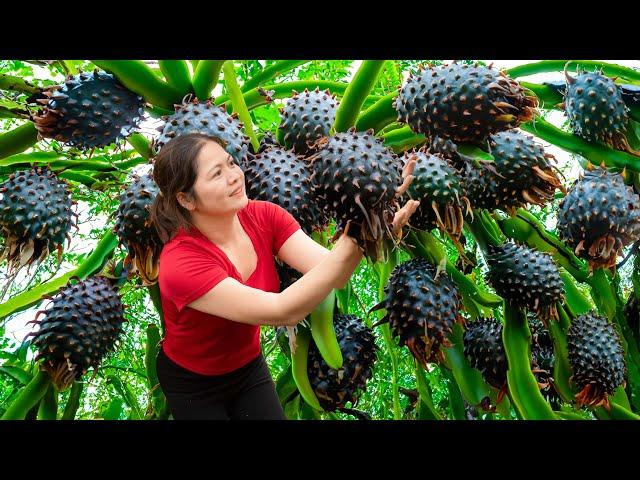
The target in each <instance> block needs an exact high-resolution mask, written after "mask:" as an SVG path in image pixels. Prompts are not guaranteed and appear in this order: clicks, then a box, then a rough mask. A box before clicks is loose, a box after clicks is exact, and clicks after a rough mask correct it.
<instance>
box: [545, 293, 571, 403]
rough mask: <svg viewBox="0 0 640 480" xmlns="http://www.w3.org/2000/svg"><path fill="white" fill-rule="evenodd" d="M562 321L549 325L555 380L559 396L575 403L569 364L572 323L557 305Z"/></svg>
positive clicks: (561, 307) (560, 306) (559, 305)
mask: <svg viewBox="0 0 640 480" xmlns="http://www.w3.org/2000/svg"><path fill="white" fill-rule="evenodd" d="M557 309H558V314H559V316H560V320H559V321H558V322H554V321H551V322H550V323H549V334H550V335H551V339H552V341H553V351H554V353H555V364H554V367H553V380H554V383H555V386H556V388H557V390H558V394H559V395H560V397H561V398H562V400H564V401H565V402H567V403H573V401H574V395H573V392H572V390H571V383H570V381H569V379H570V378H571V365H570V364H569V352H568V350H567V330H568V328H569V325H570V323H571V320H570V319H569V316H568V315H567V312H566V311H565V309H564V307H563V306H562V305H561V304H558V305H557Z"/></svg>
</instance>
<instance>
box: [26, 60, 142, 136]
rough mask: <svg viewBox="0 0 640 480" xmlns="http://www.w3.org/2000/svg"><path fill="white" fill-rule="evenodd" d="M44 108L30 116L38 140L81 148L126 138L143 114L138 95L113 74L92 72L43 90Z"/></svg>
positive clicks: (42, 101)
mask: <svg viewBox="0 0 640 480" xmlns="http://www.w3.org/2000/svg"><path fill="white" fill-rule="evenodd" d="M44 95H45V96H46V97H47V98H41V99H39V100H37V101H38V102H39V103H41V104H44V105H45V107H44V108H43V109H42V110H41V111H40V112H39V113H38V114H37V115H35V116H34V117H33V121H34V123H35V126H36V128H37V129H38V132H39V133H40V135H41V136H42V137H46V138H53V139H55V140H58V141H60V142H62V143H65V144H68V145H73V146H77V147H79V148H82V149H89V148H94V147H104V146H106V145H110V144H112V143H114V142H117V141H119V140H120V139H122V138H124V137H126V136H127V135H129V134H130V133H132V132H133V130H134V129H135V128H136V127H137V126H138V124H139V123H140V121H142V118H143V115H144V108H143V107H144V101H143V99H142V97H141V96H139V95H137V94H135V93H133V92H131V91H130V90H128V89H127V88H125V87H124V86H123V85H122V84H121V83H120V82H119V81H118V80H117V79H116V78H115V77H114V76H113V75H111V74H109V73H105V72H99V71H97V70H94V72H93V73H80V74H78V75H76V76H75V77H74V76H70V77H69V78H68V79H67V81H66V82H65V83H64V85H57V86H55V87H52V88H49V89H47V90H45V91H44Z"/></svg>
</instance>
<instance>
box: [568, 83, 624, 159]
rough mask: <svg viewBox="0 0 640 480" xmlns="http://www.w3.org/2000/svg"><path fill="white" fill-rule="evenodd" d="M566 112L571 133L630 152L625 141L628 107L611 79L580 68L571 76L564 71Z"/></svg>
mask: <svg viewBox="0 0 640 480" xmlns="http://www.w3.org/2000/svg"><path fill="white" fill-rule="evenodd" d="M565 76H566V79H567V87H568V88H567V89H566V93H565V99H564V109H565V114H566V116H567V117H568V118H569V124H570V125H571V129H572V130H573V133H575V134H576V135H578V136H579V137H581V138H584V139H585V140H589V141H597V142H601V143H604V144H606V145H610V146H612V147H613V148H616V149H619V150H625V151H629V152H632V149H631V147H629V143H628V142H627V137H626V132H627V126H628V124H629V108H628V107H627V106H626V105H625V103H624V99H623V97H622V91H621V90H620V88H619V87H618V86H617V85H616V84H615V83H614V81H613V80H612V79H611V78H609V77H606V76H604V75H602V73H599V72H593V73H588V72H580V73H579V74H578V75H577V76H576V77H571V76H570V75H569V74H568V73H567V72H566V71H565Z"/></svg>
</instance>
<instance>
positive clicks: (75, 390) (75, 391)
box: [61, 381, 84, 420]
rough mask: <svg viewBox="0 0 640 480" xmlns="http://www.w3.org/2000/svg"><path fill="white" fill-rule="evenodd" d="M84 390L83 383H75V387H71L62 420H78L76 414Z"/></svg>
mask: <svg viewBox="0 0 640 480" xmlns="http://www.w3.org/2000/svg"><path fill="white" fill-rule="evenodd" d="M83 389H84V384H83V383H82V382H78V381H75V382H73V385H71V390H70V391H69V398H68V399H67V404H66V405H65V407H64V412H62V418H61V420H73V419H75V418H76V413H77V412H78V408H79V407H80V397H81V396H82V390H83Z"/></svg>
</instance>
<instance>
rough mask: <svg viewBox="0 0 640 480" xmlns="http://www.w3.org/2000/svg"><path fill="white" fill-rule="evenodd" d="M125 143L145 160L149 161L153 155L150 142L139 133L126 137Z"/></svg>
mask: <svg viewBox="0 0 640 480" xmlns="http://www.w3.org/2000/svg"><path fill="white" fill-rule="evenodd" d="M127 142H129V143H130V144H131V146H132V147H133V148H134V149H135V150H136V152H138V153H139V154H140V156H142V157H143V158H145V159H146V160H149V159H150V158H151V156H152V154H153V152H152V151H151V142H149V140H147V139H146V138H145V137H144V136H143V135H142V134H141V133H134V134H132V135H129V136H128V137H127Z"/></svg>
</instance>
